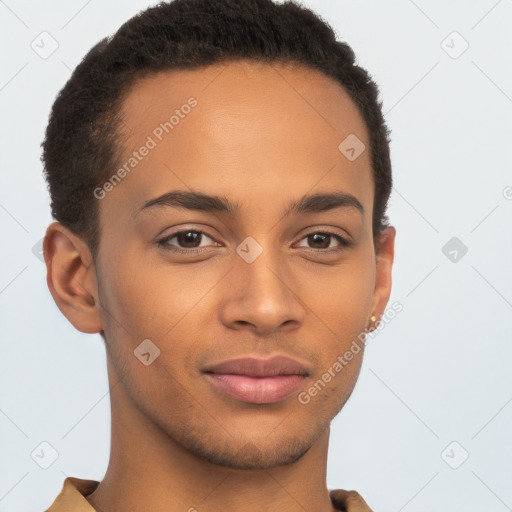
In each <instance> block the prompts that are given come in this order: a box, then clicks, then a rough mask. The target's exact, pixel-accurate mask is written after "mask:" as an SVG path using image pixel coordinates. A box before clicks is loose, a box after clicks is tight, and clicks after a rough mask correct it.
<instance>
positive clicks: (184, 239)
mask: <svg viewBox="0 0 512 512" xmlns="http://www.w3.org/2000/svg"><path fill="white" fill-rule="evenodd" d="M199 237H200V233H197V232H196V231H183V232H182V233H179V234H178V242H179V243H180V244H189V243H193V242H194V241H197V240H199ZM193 247H197V245H193Z"/></svg>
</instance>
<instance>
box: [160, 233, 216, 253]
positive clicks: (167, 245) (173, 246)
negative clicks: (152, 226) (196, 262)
mask: <svg viewBox="0 0 512 512" xmlns="http://www.w3.org/2000/svg"><path fill="white" fill-rule="evenodd" d="M205 238H206V239H210V240H212V238H211V237H210V236H208V235H207V234H206V233H204V232H203V231H199V230H197V229H184V230H181V231H176V232H174V233H171V234H170V235H167V236H166V237H164V238H162V239H160V240H158V242H157V243H158V246H159V247H162V248H163V249H164V250H166V251H177V252H181V253H187V252H190V253H197V252H200V251H202V250H203V248H205V246H204V245H201V243H202V242H203V241H204V239H205ZM173 240H175V243H171V242H172V241H173Z"/></svg>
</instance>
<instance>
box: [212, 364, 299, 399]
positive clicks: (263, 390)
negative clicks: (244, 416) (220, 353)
mask: <svg viewBox="0 0 512 512" xmlns="http://www.w3.org/2000/svg"><path fill="white" fill-rule="evenodd" d="M203 371H204V374H205V377H206V378H207V379H208V381H209V382H210V383H211V384H212V385H214V386H215V387H216V388H217V389H220V390H222V391H223V392H225V393H227V394H228V395H230V396H231V397H233V398H236V399H237V400H240V401H243V402H249V403H258V404H263V403H274V402H278V401H280V400H284V399H285V398H287V397H288V396H290V395H291V394H292V393H294V392H295V391H297V390H298V388H300V386H301V385H302V383H303V382H304V380H305V379H306V377H307V376H308V375H309V371H308V369H307V368H306V367H305V366H304V365H302V364H301V363H299V362H298V361H296V360H295V359H291V358H289V357H286V356H279V355H278V356H273V357H271V358H267V359H260V358H257V357H241V358H236V359H229V360H227V361H223V362H221V363H219V364H215V365H212V366H209V367H207V368H205V369H204V370H203Z"/></svg>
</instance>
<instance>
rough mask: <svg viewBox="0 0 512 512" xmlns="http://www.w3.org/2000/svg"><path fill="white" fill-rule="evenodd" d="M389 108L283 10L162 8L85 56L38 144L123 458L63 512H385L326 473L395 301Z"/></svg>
mask: <svg viewBox="0 0 512 512" xmlns="http://www.w3.org/2000/svg"><path fill="white" fill-rule="evenodd" d="M377 95H378V91H377V86H376V85H375V83H374V82H373V81H371V79H370V78H369V76H368V74H367V73H366V72H365V71H364V70H363V69H361V68H360V67H358V66H356V65H355V64H354V54H353V52H352V50H351V49H350V48H349V47H348V45H346V44H345V43H340V42H337V41H336V39H335V37H334V34H333V32H332V30H331V29H330V28H329V27H328V26H327V25H326V24H325V23H324V22H323V21H321V20H320V19H319V18H318V17H316V16H315V15H314V14H313V13H312V12H311V11H309V10H307V9H305V8H302V7H300V6H298V5H296V4H293V3H286V4H274V3H272V2H271V0H244V1H226V0H217V1H211V0H208V1H207V0H175V1H174V2H171V3H168V4H165V3H162V4H159V5H158V6H156V7H154V8H150V9H148V10H146V11H144V12H143V13H141V14H139V15H138V16H136V17H134V18H133V19H131V20H129V21H128V22H127V23H125V24H124V25H123V26H122V27H121V28H120V29H119V30H118V32H117V33H116V34H115V35H114V36H113V38H109V39H104V40H102V41H101V42H100V43H98V44H97V45H96V46H95V47H94V48H93V49H92V50H91V51H90V52H89V54H88V55H87V56H86V57H85V58H84V60H83V61H82V62H81V64H80V65H79V66H78V67H77V69H76V70H75V72H74V73H73V76H72V77H71V78H70V80H69V82H68V83H67V84H66V86H65V87H64V89H63V90H62V91H61V93H60V94H59V96H58V98H57V100H56V102H55V104H54V106H53V109H52V113H51V117H50V122H49V125H48V129H47V133H46V138H45V141H44V143H43V150H44V151H43V161H44V163H45V174H46V177H47V180H48V183H49V190H50V194H51V198H52V213H53V216H54V218H55V219H56V222H53V223H52V224H50V226H49V227H48V229H47V232H46V236H45V241H44V255H45V261H46V265H47V281H48V286H49V289H50V291H51V294H52V296H53V298H54V300H55V302H56V304H57V305H58V307H59V308H60V310H61V311H62V313H63V314H64V315H65V316H66V318H67V319H68V320H69V321H70V322H71V323H72V324H73V325H74V326H75V327H76V328H77V329H78V330H79V331H81V332H85V333H101V335H102V337H103V339H104V342H105V346H106V349H107V368H108V377H109V383H110V390H111V393H110V395H111V408H112V409H111V410H112V430H111V453H110V461H109V465H108V469H107V472H106V474H105V476H104V478H103V480H102V481H101V482H97V481H93V480H83V479H77V478H72V477H70V478H67V479H66V481H65V483H64V486H63V490H62V492H61V494H60V495H59V496H58V497H57V499H56V500H55V501H54V503H53V505H52V506H51V507H50V508H49V509H48V510H49V511H51V512H58V511H63V510H66V511H72V510H80V511H92V510H97V511H101V512H114V511H116V512H117V511H120V510H130V511H142V510H151V511H152V512H163V511H165V512H173V511H178V510H188V511H195V510H197V511H199V512H212V511H220V510H222V511H227V512H230V511H240V510H244V511H262V510H267V511H271V510H287V511H304V510H307V511H328V510H329V511H334V510H348V511H350V512H360V511H369V510H370V508H369V507H368V505H367V504H366V503H365V501H364V500H363V498H362V497H361V496H360V495H359V494H358V493H357V492H356V491H346V490H342V489H337V490H331V491H329V490H328V489H327V487H326V465H327V449H328V440H329V426H330V423H331V421H332V419H333V418H334V417H335V416H336V414H337V413H338V412H339V411H340V410H341V409H342V407H343V405H344V404H345V403H346V401H347V400H348V398H349V397H350V395H351V393H352V390H353V389H354V386H355V383H356V381H357V378H358V375H359V371H360V368H361V364H362V358H363V352H364V350H362V348H363V347H364V342H363V341H361V340H364V334H365V333H367V332H369V331H371V330H372V329H373V328H375V325H376V322H378V319H379V318H380V316H381V315H382V314H383V312H384V309H385V307H386V304H387V302H388V299H389V295H390V291H391V268H392V263H393V255H394V238H395V230H394V228H393V227H391V226H389V225H388V224H387V219H386V215H385V210H386V205H387V201H388V197H389V193H390V190H391V164H390V159H389V145H388V138H387V136H388V131H387V129H386V126H385V123H384V120H383V117H382V113H381V111H380V104H379V103H378V102H377ZM348 354H351V355H350V357H349V355H348ZM340 355H341V356H340ZM342 361H343V362H342Z"/></svg>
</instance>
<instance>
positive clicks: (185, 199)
mask: <svg viewBox="0 0 512 512" xmlns="http://www.w3.org/2000/svg"><path fill="white" fill-rule="evenodd" d="M163 206H166V207H173V208H184V209H186V210H197V211H203V212H219V213H225V214H227V215H229V216H231V217H234V216H236V215H237V214H238V213H239V212H240V203H238V202H236V203H233V202H231V201H230V200H229V199H228V198H227V197H226V196H216V195H208V194H203V193H201V192H193V191H187V190H173V191H171V192H167V193H165V194H163V195H161V196H159V197H155V198H154V199H150V200H149V201H146V202H145V203H144V204H143V205H142V207H141V208H140V209H139V210H138V211H137V212H136V213H135V215H138V214H139V213H140V212H142V211H144V210H148V209H150V208H154V207H163ZM335 208H356V209H357V210H358V211H359V212H360V213H361V215H362V216H364V208H363V205H362V204H361V203H360V201H359V200H358V199H357V198H356V197H355V196H354V195H352V194H349V193H346V192H338V191H337V192H327V193H318V194H312V195H305V196H303V197H302V198H301V199H300V200H298V201H292V202H291V203H290V204H289V205H288V207H287V208H285V209H284V211H282V212H281V215H282V217H287V216H289V215H292V214H293V215H300V214H304V213H317V212H325V211H329V210H333V209H335Z"/></svg>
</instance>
